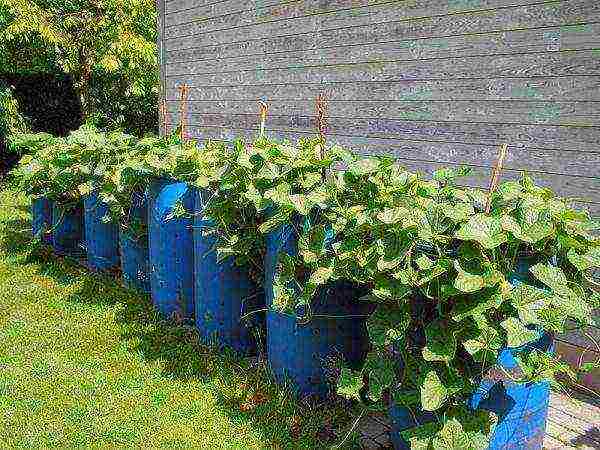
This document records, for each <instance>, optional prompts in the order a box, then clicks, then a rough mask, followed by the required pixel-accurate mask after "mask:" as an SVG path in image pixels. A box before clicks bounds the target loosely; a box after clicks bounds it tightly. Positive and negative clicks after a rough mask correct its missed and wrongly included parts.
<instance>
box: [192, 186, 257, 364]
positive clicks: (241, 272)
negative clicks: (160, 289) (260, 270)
mask: <svg viewBox="0 0 600 450" xmlns="http://www.w3.org/2000/svg"><path fill="white" fill-rule="evenodd" d="M206 196H207V192H206V191H197V193H196V208H195V210H196V216H195V220H194V268H195V289H194V300H195V305H196V325H197V327H198V331H199V333H200V336H201V337H202V338H203V340H204V341H206V342H211V343H215V344H217V345H218V346H219V347H230V348H233V349H234V350H236V351H238V352H240V353H244V354H252V353H255V352H256V344H257V343H256V335H255V334H256V332H258V331H259V330H258V329H257V327H258V326H259V325H260V320H259V317H258V315H257V314H256V313H254V314H253V312H254V311H257V310H258V309H262V308H264V290H263V289H260V288H259V286H258V285H257V284H256V282H254V281H252V279H251V278H250V274H249V268H248V267H240V266H237V265H235V262H234V259H233V258H228V259H226V260H224V261H221V262H218V261H217V252H216V250H215V241H216V238H215V237H214V236H203V229H204V228H205V227H206V226H207V225H208V224H209V222H208V221H207V220H205V218H204V217H203V215H202V211H203V210H204V201H205V198H206ZM242 319H243V320H242Z"/></svg>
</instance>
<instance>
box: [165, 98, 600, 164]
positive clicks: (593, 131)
mask: <svg viewBox="0 0 600 450" xmlns="http://www.w3.org/2000/svg"><path fill="white" fill-rule="evenodd" d="M172 111H174V108H172ZM173 116H174V117H177V114H173ZM189 121H190V122H193V123H195V124H197V125H198V126H214V125H222V126H235V127H236V128H240V127H242V128H252V127H253V126H254V125H256V123H257V121H258V117H257V115H256V114H235V113H232V114H227V113H222V112H215V113H213V112H210V113H205V114H203V115H200V114H195V113H192V114H191V115H190V116H189ZM328 122H329V123H328V129H327V132H328V133H331V134H336V135H340V134H347V135H352V136H365V137H370V138H380V139H382V138H385V139H390V140H392V141H393V140H394V139H396V140H406V139H411V140H415V141H422V142H425V143H428V144H432V145H435V144H436V143H457V144H468V143H470V144H475V145H491V146H495V147H497V146H498V145H500V144H502V143H504V142H509V143H510V144H511V146H514V147H516V148H524V149H528V150H530V151H537V150H554V151H561V150H562V151H564V152H566V153H570V152H572V151H576V152H584V153H585V152H591V153H600V148H599V147H598V142H600V127H570V126H553V125H543V126H542V125H521V124H494V123H477V122H432V121H416V120H402V119H387V118H381V119H377V118H370V119H360V118H339V117H331V118H330V119H329V121H328ZM268 126H269V128H275V129H279V130H289V131H301V132H305V133H312V132H314V130H315V120H314V117H312V116H308V115H293V116H285V115H278V116H274V115H270V116H269V119H268Z"/></svg>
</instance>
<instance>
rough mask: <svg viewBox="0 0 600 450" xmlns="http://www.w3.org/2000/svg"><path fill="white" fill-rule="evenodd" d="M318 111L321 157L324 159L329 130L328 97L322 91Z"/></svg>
mask: <svg viewBox="0 0 600 450" xmlns="http://www.w3.org/2000/svg"><path fill="white" fill-rule="evenodd" d="M316 113H317V117H316V124H317V131H318V133H319V140H320V141H321V159H323V158H325V144H326V136H325V133H326V132H327V97H326V96H325V94H323V93H322V92H320V93H319V95H317V98H316Z"/></svg>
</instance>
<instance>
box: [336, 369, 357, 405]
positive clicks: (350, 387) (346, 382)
mask: <svg viewBox="0 0 600 450" xmlns="http://www.w3.org/2000/svg"><path fill="white" fill-rule="evenodd" d="M363 387H364V382H363V375H362V373H361V372H356V371H353V370H350V369H345V368H344V369H342V371H341V373H340V377H339V379H338V384H337V393H338V394H339V395H341V396H342V397H345V398H350V399H355V400H360V390H361V389H362V388H363Z"/></svg>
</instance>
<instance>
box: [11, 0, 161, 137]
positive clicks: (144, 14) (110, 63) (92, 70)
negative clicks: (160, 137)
mask: <svg viewBox="0 0 600 450" xmlns="http://www.w3.org/2000/svg"><path fill="white" fill-rule="evenodd" d="M155 41H156V9H155V4H154V2H152V1H150V0H75V1H66V0H60V1H58V0H6V1H5V2H3V4H2V5H0V67H2V69H1V70H2V72H3V73H0V76H4V77H7V76H13V77H15V76H19V77H30V76H40V75H41V74H45V75H46V76H57V77H59V78H63V79H65V76H67V79H68V80H69V81H71V80H72V82H71V83H70V84H71V85H72V87H73V88H74V89H75V92H76V93H77V97H78V99H79V103H80V105H81V110H80V112H79V113H80V114H81V116H82V119H83V120H91V121H93V122H94V123H95V124H96V125H99V126H102V127H111V128H115V127H119V128H124V129H125V130H127V131H129V132H132V133H136V134H144V133H147V132H153V131H156V130H157V117H156V110H157V93H158V92H157V89H158V63H157V55H156V44H155ZM65 92H67V94H68V89H65ZM67 97H68V95H67ZM56 98H61V96H57V97H56ZM67 121H69V118H68V117H67ZM69 125H70V124H69ZM73 125H74V126H73V127H70V129H74V128H77V126H78V124H73ZM39 131H52V130H47V129H39Z"/></svg>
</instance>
